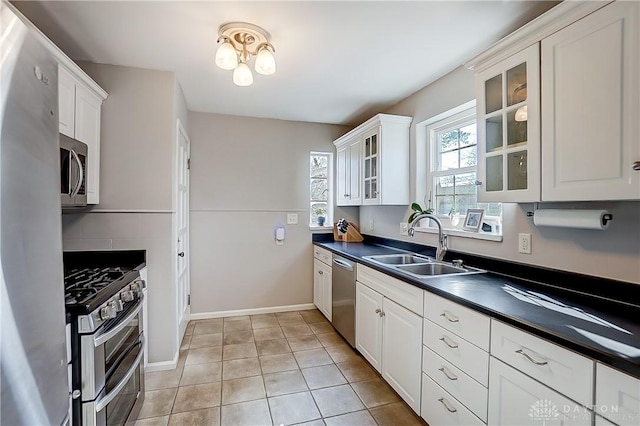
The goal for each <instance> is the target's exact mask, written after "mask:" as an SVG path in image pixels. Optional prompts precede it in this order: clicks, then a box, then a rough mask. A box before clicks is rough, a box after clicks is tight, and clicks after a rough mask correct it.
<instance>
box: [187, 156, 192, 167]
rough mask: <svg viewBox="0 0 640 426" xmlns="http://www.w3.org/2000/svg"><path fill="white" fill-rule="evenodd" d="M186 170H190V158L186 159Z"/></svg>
mask: <svg viewBox="0 0 640 426" xmlns="http://www.w3.org/2000/svg"><path fill="white" fill-rule="evenodd" d="M187 170H191V158H187Z"/></svg>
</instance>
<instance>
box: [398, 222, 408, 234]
mask: <svg viewBox="0 0 640 426" xmlns="http://www.w3.org/2000/svg"><path fill="white" fill-rule="evenodd" d="M400 235H409V224H408V223H407V222H400Z"/></svg>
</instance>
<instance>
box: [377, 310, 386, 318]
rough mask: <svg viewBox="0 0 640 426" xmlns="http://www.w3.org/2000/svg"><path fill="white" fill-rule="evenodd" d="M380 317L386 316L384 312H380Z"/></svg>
mask: <svg viewBox="0 0 640 426" xmlns="http://www.w3.org/2000/svg"><path fill="white" fill-rule="evenodd" d="M378 315H380V317H383V316H385V315H386V314H385V313H384V311H382V312H380V313H379V314H378Z"/></svg>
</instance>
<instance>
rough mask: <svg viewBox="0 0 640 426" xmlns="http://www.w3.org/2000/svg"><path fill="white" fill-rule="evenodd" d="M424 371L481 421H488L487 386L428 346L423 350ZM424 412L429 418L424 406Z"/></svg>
mask: <svg viewBox="0 0 640 426" xmlns="http://www.w3.org/2000/svg"><path fill="white" fill-rule="evenodd" d="M487 367H488V366H487ZM422 371H423V372H424V373H425V374H427V375H428V376H429V378H430V379H431V380H433V381H434V382H436V383H437V384H438V385H439V386H440V387H441V388H442V389H444V390H445V391H447V392H448V393H449V394H450V395H451V396H452V397H453V398H455V399H456V400H458V401H460V402H461V403H462V404H464V405H465V406H466V407H467V408H468V409H469V410H470V411H471V412H473V413H474V414H475V415H476V416H478V417H479V418H480V420H482V421H483V422H486V421H487V400H488V392H487V388H486V387H485V386H482V385H481V384H480V383H478V382H476V381H475V380H474V379H473V378H472V377H471V376H469V375H468V374H466V373H465V372H464V371H462V370H460V369H459V368H458V367H456V366H455V365H453V364H452V363H450V362H449V361H447V360H446V359H444V358H442V357H441V356H440V355H438V354H436V353H435V352H433V351H432V350H431V349H429V348H427V347H426V346H423V350H422ZM422 412H423V413H424V414H425V415H426V416H427V417H428V415H429V413H428V411H425V410H424V406H423V409H422ZM427 417H425V418H427ZM429 421H430V422H433V419H431V418H429Z"/></svg>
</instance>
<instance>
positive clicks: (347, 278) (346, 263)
mask: <svg viewBox="0 0 640 426" xmlns="http://www.w3.org/2000/svg"><path fill="white" fill-rule="evenodd" d="M332 266H333V267H332V270H331V274H332V277H333V278H332V283H331V310H332V311H331V323H332V324H333V326H334V327H335V329H336V330H338V333H340V334H341V335H342V337H344V338H345V339H346V341H347V342H349V344H350V345H351V346H353V347H355V346H356V316H355V314H356V313H355V308H356V263H355V262H352V261H350V260H347V259H345V258H343V257H340V256H336V255H335V254H334V255H333V265H332Z"/></svg>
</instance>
